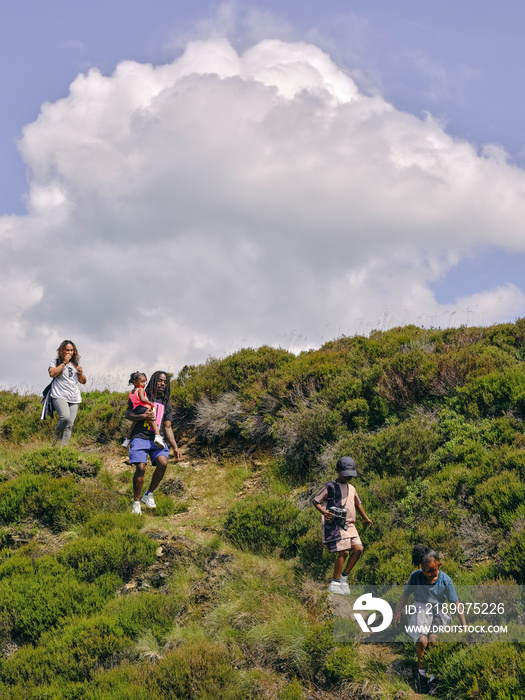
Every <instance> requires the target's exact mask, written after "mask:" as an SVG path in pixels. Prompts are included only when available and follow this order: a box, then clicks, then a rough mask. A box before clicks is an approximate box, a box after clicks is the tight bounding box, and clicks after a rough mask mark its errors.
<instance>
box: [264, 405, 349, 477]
mask: <svg viewBox="0 0 525 700" xmlns="http://www.w3.org/2000/svg"><path fill="white" fill-rule="evenodd" d="M340 426H341V417H340V415H339V413H338V412H337V411H333V410H331V409H330V408H329V407H328V405H326V404H325V403H323V402H319V401H316V402H312V401H308V402H301V403H300V405H299V406H298V407H297V408H296V409H295V410H293V411H285V412H282V413H281V414H280V415H279V420H278V421H277V422H276V424H275V429H274V437H275V443H276V447H275V452H276V454H277V455H278V456H279V457H281V459H282V472H283V473H284V474H285V475H287V476H289V477H292V479H300V480H302V479H305V478H306V477H307V476H308V475H309V474H310V473H311V471H312V470H314V469H316V468H319V466H320V464H321V462H320V457H321V454H322V451H323V448H324V447H326V446H327V445H328V444H329V443H331V442H334V441H335V440H336V439H337V435H338V432H339V429H340Z"/></svg>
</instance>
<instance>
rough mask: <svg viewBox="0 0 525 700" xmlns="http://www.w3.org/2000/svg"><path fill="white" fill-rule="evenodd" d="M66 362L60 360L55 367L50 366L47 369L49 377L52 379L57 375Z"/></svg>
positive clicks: (60, 372)
mask: <svg viewBox="0 0 525 700" xmlns="http://www.w3.org/2000/svg"><path fill="white" fill-rule="evenodd" d="M66 364H67V363H66V362H60V364H58V365H57V366H56V367H50V368H49V370H48V371H49V376H50V377H51V379H54V378H55V377H58V375H59V374H62V372H63V370H64V367H65V366H66Z"/></svg>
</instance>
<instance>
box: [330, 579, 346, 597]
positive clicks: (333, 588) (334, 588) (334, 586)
mask: <svg viewBox="0 0 525 700" xmlns="http://www.w3.org/2000/svg"><path fill="white" fill-rule="evenodd" d="M328 593H337V594H338V595H346V594H345V592H344V589H343V587H342V586H341V583H340V582H339V581H330V585H329V586H328Z"/></svg>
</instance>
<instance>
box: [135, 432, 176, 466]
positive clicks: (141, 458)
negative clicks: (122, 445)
mask: <svg viewBox="0 0 525 700" xmlns="http://www.w3.org/2000/svg"><path fill="white" fill-rule="evenodd" d="M148 455H149V458H150V460H151V463H152V464H154V462H155V460H156V459H157V457H163V456H164V457H169V456H170V451H169V450H168V448H167V447H159V446H158V445H156V444H155V443H154V442H153V440H146V439H144V438H139V437H135V438H133V440H132V441H131V442H130V445H129V461H130V464H146V462H147V461H148Z"/></svg>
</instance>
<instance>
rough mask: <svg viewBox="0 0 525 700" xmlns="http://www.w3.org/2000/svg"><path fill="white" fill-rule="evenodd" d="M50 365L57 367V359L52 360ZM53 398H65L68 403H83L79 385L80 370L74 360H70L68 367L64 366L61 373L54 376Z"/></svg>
mask: <svg viewBox="0 0 525 700" xmlns="http://www.w3.org/2000/svg"><path fill="white" fill-rule="evenodd" d="M58 364H60V362H58ZM49 366H50V367H56V366H57V361H56V360H52V361H51V362H50V363H49ZM51 398H52V399H64V400H65V401H67V402H68V403H81V401H82V398H81V396H80V388H79V386H78V370H77V368H76V367H75V365H74V364H73V363H72V362H70V363H69V364H68V365H67V367H64V369H63V370H62V372H60V374H57V376H56V377H54V379H53V383H52V385H51Z"/></svg>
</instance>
